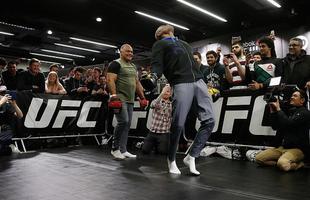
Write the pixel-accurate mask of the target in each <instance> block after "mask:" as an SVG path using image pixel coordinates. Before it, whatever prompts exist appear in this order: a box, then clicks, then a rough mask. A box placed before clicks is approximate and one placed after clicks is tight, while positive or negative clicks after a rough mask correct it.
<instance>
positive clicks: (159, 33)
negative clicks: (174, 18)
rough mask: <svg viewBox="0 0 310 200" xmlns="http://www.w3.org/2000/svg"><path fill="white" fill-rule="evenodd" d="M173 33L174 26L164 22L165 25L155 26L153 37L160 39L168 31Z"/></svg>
mask: <svg viewBox="0 0 310 200" xmlns="http://www.w3.org/2000/svg"><path fill="white" fill-rule="evenodd" d="M170 32H171V33H173V34H174V28H173V26H171V25H169V24H166V25H161V26H160V27H158V28H157V30H156V31H155V39H156V40H160V39H162V36H163V35H164V34H169V33H170Z"/></svg>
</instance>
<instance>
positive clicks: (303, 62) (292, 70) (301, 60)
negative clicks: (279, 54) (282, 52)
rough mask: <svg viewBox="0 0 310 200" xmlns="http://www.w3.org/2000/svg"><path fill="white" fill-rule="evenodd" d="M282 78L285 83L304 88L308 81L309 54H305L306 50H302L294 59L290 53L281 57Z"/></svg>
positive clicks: (309, 72) (309, 69)
mask: <svg viewBox="0 0 310 200" xmlns="http://www.w3.org/2000/svg"><path fill="white" fill-rule="evenodd" d="M282 79H283V81H284V82H285V83H287V84H297V86H298V87H299V88H300V89H304V87H305V85H306V83H307V82H308V81H310V56H309V55H306V51H304V50H302V52H301V55H300V56H299V57H297V58H296V59H295V60H294V59H293V57H292V55H290V54H287V56H286V57H285V58H283V76H282Z"/></svg>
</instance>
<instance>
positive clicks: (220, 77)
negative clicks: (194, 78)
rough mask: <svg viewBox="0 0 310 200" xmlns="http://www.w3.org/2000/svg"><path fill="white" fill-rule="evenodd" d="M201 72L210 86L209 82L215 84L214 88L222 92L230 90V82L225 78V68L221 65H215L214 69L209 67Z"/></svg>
mask: <svg viewBox="0 0 310 200" xmlns="http://www.w3.org/2000/svg"><path fill="white" fill-rule="evenodd" d="M201 72H202V74H203V80H204V81H205V82H206V84H208V82H213V87H215V88H216V89H218V90H221V91H222V90H226V89H228V82H227V81H226V78H225V67H224V66H223V65H221V64H220V63H215V66H214V67H213V68H211V67H210V66H207V67H205V68H204V69H203V70H201Z"/></svg>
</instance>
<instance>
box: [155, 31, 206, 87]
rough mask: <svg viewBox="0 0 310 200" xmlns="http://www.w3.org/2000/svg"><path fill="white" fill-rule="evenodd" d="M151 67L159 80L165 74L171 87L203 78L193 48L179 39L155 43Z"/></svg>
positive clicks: (165, 39)
mask: <svg viewBox="0 0 310 200" xmlns="http://www.w3.org/2000/svg"><path fill="white" fill-rule="evenodd" d="M151 66H152V72H153V73H156V74H157V76H158V78H160V77H161V75H162V74H164V75H165V77H166V78H167V80H168V82H169V83H170V84H171V85H175V84H179V83H191V82H195V81H197V80H199V79H201V78H202V77H203V76H202V73H201V72H200V70H199V66H198V64H197V63H196V62H195V61H194V58H193V54H192V49H191V47H190V46H189V44H188V43H186V42H184V41H182V40H179V39H177V38H171V37H169V38H163V39H162V40H158V41H157V42H155V44H154V45H153V47H152V61H151Z"/></svg>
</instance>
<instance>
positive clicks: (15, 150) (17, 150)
mask: <svg viewBox="0 0 310 200" xmlns="http://www.w3.org/2000/svg"><path fill="white" fill-rule="evenodd" d="M9 147H10V148H11V149H12V153H20V150H19V149H18V148H17V147H16V146H15V145H14V144H10V145H9Z"/></svg>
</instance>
